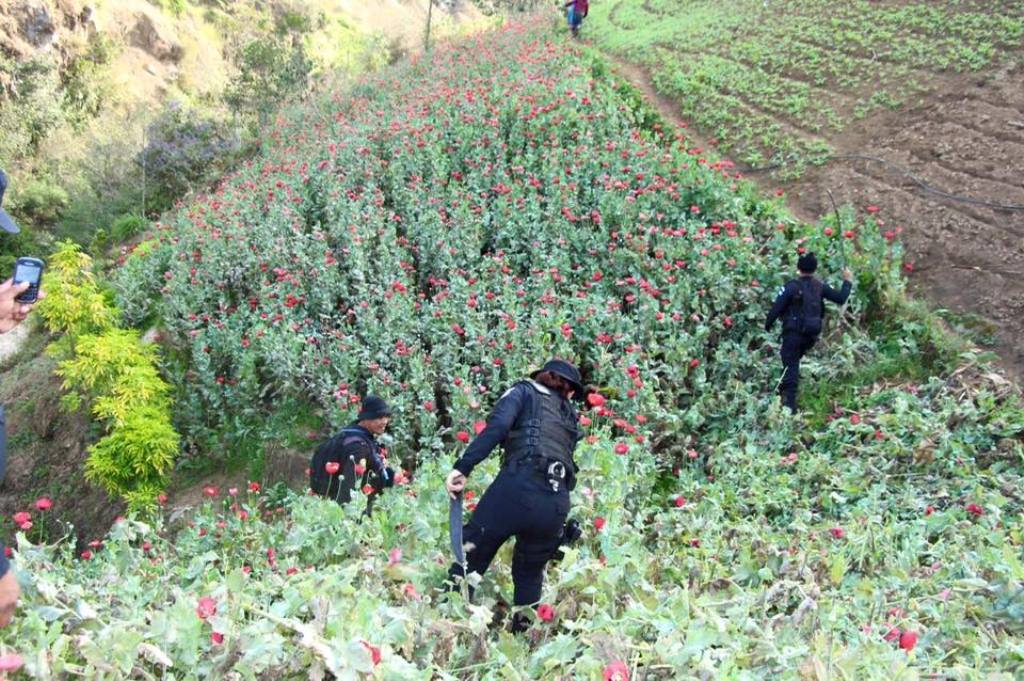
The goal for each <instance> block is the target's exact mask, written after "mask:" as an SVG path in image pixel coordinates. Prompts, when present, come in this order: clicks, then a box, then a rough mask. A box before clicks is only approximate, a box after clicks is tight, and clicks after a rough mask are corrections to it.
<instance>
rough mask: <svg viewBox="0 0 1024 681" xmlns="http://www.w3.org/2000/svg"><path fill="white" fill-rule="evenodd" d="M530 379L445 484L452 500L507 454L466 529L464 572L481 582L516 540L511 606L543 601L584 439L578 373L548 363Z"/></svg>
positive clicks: (455, 574) (517, 625) (456, 571)
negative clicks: (500, 453)
mask: <svg viewBox="0 0 1024 681" xmlns="http://www.w3.org/2000/svg"><path fill="white" fill-rule="evenodd" d="M530 378H531V380H528V381H527V380H524V381H519V382H517V383H516V384H515V385H513V386H512V387H511V388H510V389H509V390H507V391H506V392H505V394H504V395H502V396H501V399H499V400H498V403H497V404H496V405H495V407H494V411H493V412H492V413H491V416H490V418H489V419H488V421H487V427H486V428H484V429H483V430H482V431H480V434H479V435H477V437H476V438H475V439H474V440H473V441H472V442H471V443H470V444H469V447H467V448H466V451H465V453H464V454H463V455H462V457H461V458H460V459H459V460H458V461H456V462H455V466H454V468H453V470H452V471H451V473H449V474H448V477H447V479H446V481H445V485H446V487H447V488H448V493H449V494H450V495H451V496H452V497H453V498H455V496H456V495H458V494H459V493H461V492H462V490H463V488H464V487H465V485H466V477H467V476H468V475H469V474H470V473H472V471H473V468H475V467H476V465H477V464H479V463H480V462H481V461H483V460H484V459H485V458H486V457H487V456H488V455H489V454H490V453H491V451H492V450H493V449H494V448H495V447H496V446H497V445H498V444H499V443H500V444H501V445H502V447H503V448H504V451H505V454H504V457H503V462H502V467H501V471H500V472H499V473H498V476H497V477H496V478H495V479H494V482H492V483H491V485H490V487H488V488H487V491H486V492H484V494H483V496H482V497H481V499H480V502H479V504H478V505H477V508H476V510H475V511H474V512H473V516H472V518H471V519H470V521H469V522H468V523H466V524H465V525H464V527H463V532H462V536H463V543H464V545H465V546H466V547H467V554H466V564H467V565H466V566H468V568H469V570H470V571H471V572H476V573H478V574H481V575H482V574H483V573H484V572H486V571H487V568H488V566H489V565H490V564H491V560H492V559H493V558H494V554H495V553H497V551H498V549H499V548H501V545H502V544H504V543H505V542H506V541H507V540H508V539H509V537H512V536H515V538H516V545H515V550H514V552H513V555H512V579H513V581H514V584H515V593H514V597H513V602H514V604H515V605H534V604H536V603H537V602H538V601H539V600H540V595H541V586H542V584H543V581H544V567H545V565H546V564H547V562H548V560H550V559H551V558H552V556H553V555H554V554H555V552H556V551H558V548H559V546H560V545H561V543H562V540H563V528H564V527H565V520H566V517H567V516H568V514H569V491H570V490H571V489H572V488H573V487H574V486H575V484H576V471H577V467H576V463H575V461H574V460H573V451H574V450H575V449H576V444H577V442H579V440H580V438H581V437H582V433H581V431H580V428H579V414H578V413H577V411H576V408H575V407H574V406H573V404H572V403H571V402H570V400H571V399H572V398H573V397H574V396H582V394H583V386H582V385H581V384H580V374H579V371H577V369H576V367H575V366H573V365H572V364H570V363H569V362H566V361H563V360H558V359H553V360H551V361H549V362H547V363H546V364H545V365H544V366H543V368H541V369H540V370H539V371H536V372H534V373H533V374H532V375H531V377H530ZM449 575H450V576H451V578H452V581H453V582H455V581H456V580H457V579H458V578H460V577H463V576H465V566H463V565H461V564H459V563H453V564H452V566H451V568H450V569H449ZM526 625H527V620H526V618H525V617H523V616H517V617H516V618H513V621H512V629H513V631H521V630H523V629H525V627H526Z"/></svg>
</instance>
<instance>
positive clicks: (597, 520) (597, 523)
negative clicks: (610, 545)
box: [594, 516, 605, 532]
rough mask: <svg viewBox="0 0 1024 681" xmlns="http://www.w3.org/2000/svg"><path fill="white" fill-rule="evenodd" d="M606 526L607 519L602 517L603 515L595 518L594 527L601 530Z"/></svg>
mask: <svg viewBox="0 0 1024 681" xmlns="http://www.w3.org/2000/svg"><path fill="white" fill-rule="evenodd" d="M604 526H605V519H604V518H602V517H601V516H598V517H596V518H594V529H595V530H597V531H598V532H600V531H601V530H602V529H604Z"/></svg>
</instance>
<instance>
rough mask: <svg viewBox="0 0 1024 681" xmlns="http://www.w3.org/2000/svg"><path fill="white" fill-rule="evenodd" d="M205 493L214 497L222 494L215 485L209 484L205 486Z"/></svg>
mask: <svg viewBox="0 0 1024 681" xmlns="http://www.w3.org/2000/svg"><path fill="white" fill-rule="evenodd" d="M203 494H205V495H206V496H208V497H210V498H211V499H213V498H214V497H216V496H217V495H218V494H220V490H219V489H217V488H216V487H215V486H213V485H207V486H206V487H204V488H203Z"/></svg>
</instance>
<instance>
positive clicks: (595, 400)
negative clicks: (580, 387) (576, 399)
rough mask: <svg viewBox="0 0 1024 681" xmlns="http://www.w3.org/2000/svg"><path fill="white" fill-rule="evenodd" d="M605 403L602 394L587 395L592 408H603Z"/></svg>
mask: <svg viewBox="0 0 1024 681" xmlns="http://www.w3.org/2000/svg"><path fill="white" fill-rule="evenodd" d="M604 402H605V400H604V395H602V394H601V393H590V394H588V395H587V404H589V405H590V406H591V407H602V406H604Z"/></svg>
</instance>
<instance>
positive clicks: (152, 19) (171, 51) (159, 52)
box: [125, 9, 184, 64]
mask: <svg viewBox="0 0 1024 681" xmlns="http://www.w3.org/2000/svg"><path fill="white" fill-rule="evenodd" d="M125 25H128V26H131V29H129V31H128V36H127V37H128V42H129V44H131V45H132V46H134V47H137V48H139V49H140V50H142V51H144V52H146V53H147V54H149V55H150V56H152V57H154V58H155V59H158V60H159V61H162V62H172V63H175V64H177V63H178V62H180V61H181V58H182V56H184V50H183V49H182V47H181V43H180V42H179V41H178V37H177V35H176V34H175V32H174V29H173V28H172V27H171V26H169V25H167V24H166V23H165V22H164V21H163V20H162V18H161V17H160V16H159V15H158V14H157V13H156V12H154V11H151V10H147V9H138V10H136V11H135V12H134V17H133V18H132V19H131V20H130V21H127V22H125Z"/></svg>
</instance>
